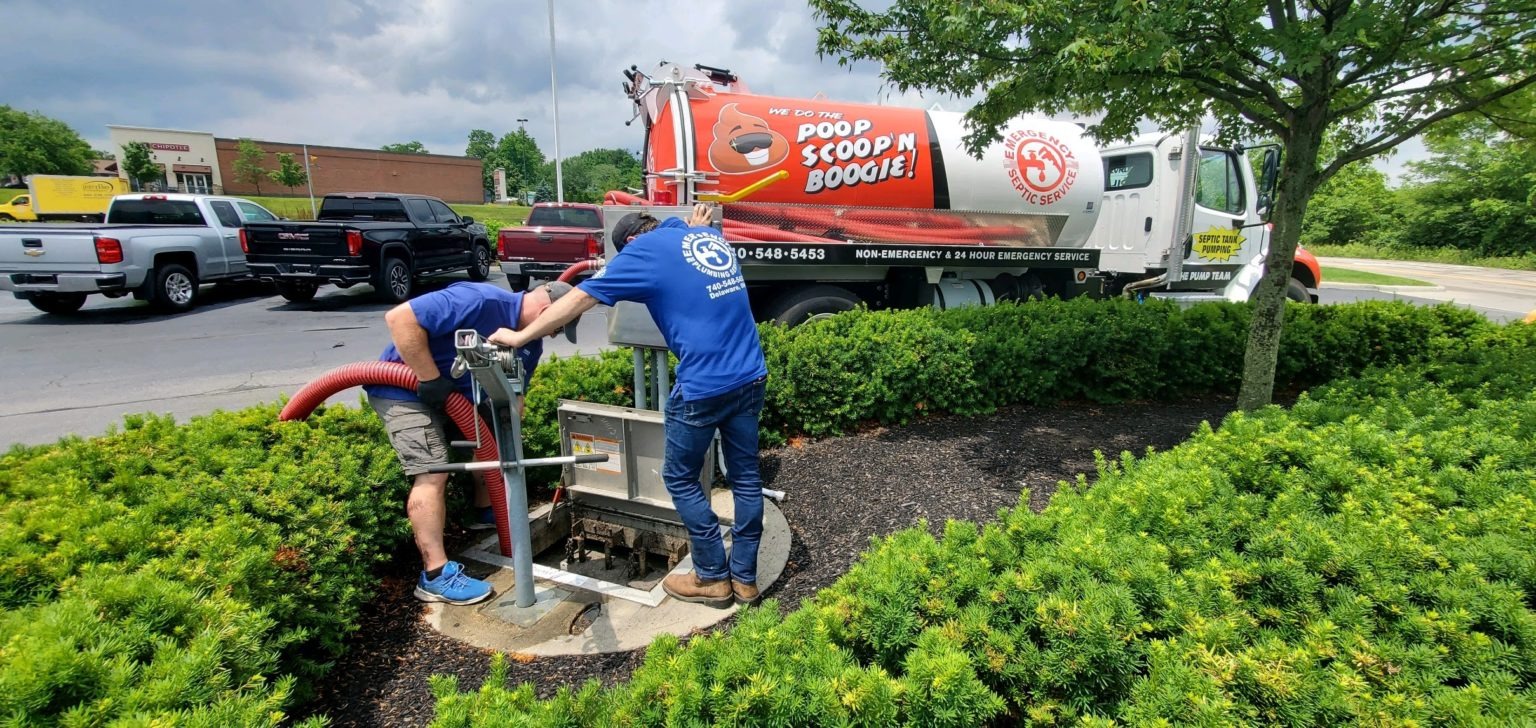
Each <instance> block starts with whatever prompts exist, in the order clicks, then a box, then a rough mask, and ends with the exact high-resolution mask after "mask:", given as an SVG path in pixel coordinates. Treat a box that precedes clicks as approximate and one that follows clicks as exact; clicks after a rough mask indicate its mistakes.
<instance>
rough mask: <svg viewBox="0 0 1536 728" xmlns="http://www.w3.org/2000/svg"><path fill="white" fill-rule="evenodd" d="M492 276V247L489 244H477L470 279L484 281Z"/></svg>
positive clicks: (470, 269) (470, 268)
mask: <svg viewBox="0 0 1536 728" xmlns="http://www.w3.org/2000/svg"><path fill="white" fill-rule="evenodd" d="M490 277H491V248H490V246H488V245H481V244H479V243H476V244H475V262H474V264H473V265H471V266H470V267H469V279H470V280H472V281H483V280H485V279H487V278H490Z"/></svg>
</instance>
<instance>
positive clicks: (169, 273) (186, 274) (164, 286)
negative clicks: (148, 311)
mask: <svg viewBox="0 0 1536 728" xmlns="http://www.w3.org/2000/svg"><path fill="white" fill-rule="evenodd" d="M152 274H153V276H154V279H153V283H152V284H151V285H153V288H151V289H150V294H149V300H150V301H151V302H152V303H153V304H154V305H155V307H156V308H160V309H163V310H166V311H173V312H181V311H190V310H191V309H192V307H193V306H194V305H196V304H197V274H196V273H193V272H192V271H190V270H187V267H186V266H184V265H182V264H180V263H167V264H165V265H162V266H158V267H156V268H155V270H154V271H153V272H152Z"/></svg>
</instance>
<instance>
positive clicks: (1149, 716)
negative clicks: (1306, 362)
mask: <svg viewBox="0 0 1536 728" xmlns="http://www.w3.org/2000/svg"><path fill="white" fill-rule="evenodd" d="M1480 339H1481V340H1480V341H1479V342H1477V343H1476V344H1475V345H1473V347H1472V348H1471V349H1470V350H1468V349H1466V348H1465V347H1466V345H1465V344H1464V343H1461V344H1456V345H1454V346H1453V347H1452V348H1456V349H1461V350H1462V351H1461V352H1460V353H1458V354H1454V355H1452V359H1453V360H1454V361H1451V362H1448V363H1437V364H1415V365H1410V366H1406V367H1398V368H1394V369H1390V370H1386V371H1383V372H1378V373H1375V374H1373V375H1370V376H1367V377H1366V378H1363V379H1359V380H1345V381H1341V382H1339V383H1336V384H1333V385H1330V386H1327V387H1325V388H1324V389H1322V390H1321V391H1318V392H1316V393H1315V394H1311V395H1307V396H1303V397H1302V399H1301V401H1300V402H1299V403H1298V404H1297V405H1296V406H1295V407H1294V408H1293V409H1292V410H1290V411H1284V410H1281V409H1279V408H1268V409H1266V410H1264V411H1262V412H1260V413H1258V414H1255V415H1252V416H1245V415H1241V414H1234V415H1232V416H1230V417H1229V418H1228V419H1227V421H1226V422H1225V423H1223V425H1222V426H1221V428H1220V430H1219V431H1213V430H1212V429H1210V428H1209V427H1208V426H1207V427H1205V428H1203V429H1202V430H1201V431H1200V432H1199V433H1197V434H1196V435H1195V437H1193V438H1192V439H1191V440H1190V441H1189V442H1187V443H1186V444H1183V445H1181V446H1179V447H1178V448H1176V449H1174V450H1172V451H1169V452H1166V453H1160V454H1153V455H1149V456H1147V457H1145V458H1141V459H1137V458H1133V457H1131V456H1129V455H1125V456H1123V457H1122V458H1121V459H1120V460H1118V461H1115V462H1110V461H1102V462H1101V463H1100V465H1099V473H1098V480H1097V483H1096V484H1095V485H1094V486H1093V487H1092V488H1088V487H1087V483H1086V479H1084V478H1082V477H1080V478H1079V481H1078V483H1077V484H1076V487H1073V486H1072V485H1070V484H1065V483H1064V484H1063V487H1062V488H1061V489H1060V490H1059V491H1058V493H1057V495H1056V497H1055V498H1054V499H1053V501H1052V503H1051V504H1050V506H1049V507H1048V508H1047V509H1046V510H1045V511H1044V512H1043V513H1040V514H1035V513H1032V512H1031V511H1030V510H1029V509H1028V505H1027V501H1021V503H1020V505H1019V506H1018V507H1016V508H1013V509H1009V510H1004V511H1002V512H1001V513H1000V514H999V518H998V520H997V521H996V522H994V523H991V524H988V525H986V526H985V527H978V526H977V525H975V524H971V523H964V522H950V523H948V524H947V525H946V528H945V531H944V537H943V538H942V539H935V538H933V537H932V536H931V535H930V533H929V530H928V529H927V528H926V527H925V526H920V527H917V528H912V529H909V530H906V531H904V532H901V533H898V534H896V535H894V536H892V537H889V538H886V539H880V540H877V541H876V542H875V543H874V545H873V547H872V548H871V550H870V551H869V552H868V553H867V554H865V556H864V557H863V558H862V559H861V561H860V562H859V563H858V564H857V565H856V566H855V567H854V568H853V569H852V570H851V571H850V573H849V574H847V575H846V576H845V577H844V578H843V579H841V580H840V581H839V582H838V583H836V584H835V585H834V586H832V587H830V588H829V589H826V590H824V591H822V592H821V593H820V594H819V595H818V596H817V597H816V598H815V599H814V600H813V601H811V602H810V603H809V604H808V605H807V606H804V607H803V608H801V609H799V610H798V611H795V612H793V613H791V614H789V615H787V616H784V617H781V616H780V615H779V614H778V608H777V606H775V605H773V604H771V603H768V604H765V606H764V607H763V608H760V609H753V610H749V611H748V612H747V613H746V614H745V615H744V616H743V617H742V618H741V620H740V622H739V623H738V624H737V625H736V626H735V627H734V628H733V629H732V630H731V631H730V632H729V633H724V634H711V635H707V636H700V637H696V638H694V639H692V640H691V641H690V642H689V643H688V644H687V646H686V647H685V646H682V645H680V643H679V641H678V640H677V639H674V638H666V637H663V638H661V639H660V640H658V641H657V642H656V643H655V644H654V645H653V646H652V647H651V649H650V651H649V653H648V654H647V656H646V660H645V663H644V665H643V666H642V667H640V668H639V669H638V670H637V671H636V672H635V673H634V675H633V677H632V679H631V680H630V681H629V682H628V683H625V684H621V685H619V686H616V687H614V688H612V689H606V690H605V689H603V688H601V687H600V686H599V685H597V684H596V683H595V682H594V683H592V684H589V685H587V686H585V687H583V688H582V689H580V690H577V691H570V690H566V691H562V692H561V693H560V694H559V695H558V696H557V697H555V698H554V699H552V700H548V701H538V700H536V699H535V698H534V695H533V691H532V688H531V687H530V686H527V685H524V686H521V687H517V688H508V687H507V686H506V680H505V672H504V671H503V670H502V669H501V667H502V665H501V663H500V662H496V663H494V666H493V671H492V675H491V677H490V679H489V680H488V681H487V682H486V683H485V685H484V686H483V687H481V688H480V689H479V690H478V691H473V692H460V691H459V689H458V686H457V685H456V683H455V681H454V680H452V679H450V678H438V679H436V680H435V682H434V689H435V691H436V694H437V697H438V714H437V720H436V723H435V725H437V726H442V727H444V728H453V727H457V726H491V725H496V726H504V725H529V726H532V725H540V726H543V725H571V726H575V725H583V726H604V725H614V726H636V725H706V724H714V725H779V726H888V725H911V726H969V725H979V724H985V723H988V722H1001V723H1004V724H1023V725H1069V724H1070V725H1088V726H1108V725H1112V724H1127V725H1173V724H1179V725H1204V726H1227V725H1288V726H1331V725H1339V724H1363V725H1519V724H1525V723H1528V722H1529V721H1530V720H1531V717H1532V716H1536V690H1533V685H1536V529H1533V528H1532V527H1531V524H1533V523H1536V327H1531V326H1514V327H1511V328H1510V329H1507V330H1501V331H1497V332H1484V334H1483V335H1482V336H1481V337H1480Z"/></svg>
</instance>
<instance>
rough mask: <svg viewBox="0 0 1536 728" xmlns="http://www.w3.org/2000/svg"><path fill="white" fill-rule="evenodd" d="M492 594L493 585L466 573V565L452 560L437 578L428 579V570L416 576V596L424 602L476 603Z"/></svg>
mask: <svg viewBox="0 0 1536 728" xmlns="http://www.w3.org/2000/svg"><path fill="white" fill-rule="evenodd" d="M490 596H491V585H490V583H489V582H484V581H481V580H479V579H476V578H474V577H472V576H469V575H468V574H465V573H464V565H463V564H461V563H459V562H457V561H450V562H448V563H447V564H445V565H444V566H443V573H441V574H438V575H437V578H436V579H432V580H431V581H428V580H427V572H425V571H423V572H421V576H419V577H417V578H416V598H417V599H420V600H421V601H424V602H444V603H446V604H461V605H462V604H474V603H476V602H483V601H485V600H486V599H489V598H490Z"/></svg>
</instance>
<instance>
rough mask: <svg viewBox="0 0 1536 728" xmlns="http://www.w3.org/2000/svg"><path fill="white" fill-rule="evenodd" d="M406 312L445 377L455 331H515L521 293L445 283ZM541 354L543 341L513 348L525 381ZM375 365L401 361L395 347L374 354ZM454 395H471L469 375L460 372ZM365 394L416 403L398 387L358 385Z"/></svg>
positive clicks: (483, 333)
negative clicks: (376, 356) (424, 337)
mask: <svg viewBox="0 0 1536 728" xmlns="http://www.w3.org/2000/svg"><path fill="white" fill-rule="evenodd" d="M410 306H411V312H412V313H414V314H416V323H418V324H421V328H423V329H426V332H427V348H428V349H429V350H430V351H431V352H432V360H433V361H435V362H437V369H438V371H439V372H441V375H440V376H444V377H446V376H448V375H449V374H452V373H453V359H454V355H455V354H456V351H455V350H454V348H453V332H455V331H458V330H459V329H474V330H475V331H478V332H480V335H481V336H490V335H491V334H493V333H495V331H496V329H500V328H509V329H515V328H517V319H518V317H519V316H520V315H522V312H523V294H521V293H513V292H512V291H506V290H502V289H500V288H497V287H496V286H493V285H491V284H489V283H465V282H459V283H454V284H451V285H449V286H448V287H446V288H443V289H441V290H437V291H433V292H431V293H428V294H425V295H422V296H417V297H416V298H413V299H411V301H410ZM543 354H544V342H543V340H534V341H530V342H528V345H527V346H525V347H523V348H521V349H518V350H517V356H518V358H519V359H522V361H523V369H524V370H525V371H526V372H527V376H528V378H530V379H532V378H533V369H534V367H536V366H538V364H539V357H540V356H542V355H543ZM379 361H404V360H402V359H401V358H400V351H399V350H398V349H396V348H395V345H394V344H390V345H389V346H387V347H385V348H384V353H383V354H381V355H380V356H379ZM454 383H455V384H457V385H458V387H459V391H460V392H463V393H464V396H466V397H472V396H473V395H472V394H471V393H472V392H473V391H474V376H473V375H471V374H469V373H467V372H466V373H465V374H464V376H462V377H459V379H458V380H456V381H455V382H454ZM363 389H364V390H365V391H367V392H368V394H369V395H370V396H373V397H382V398H385V399H404V400H415V399H416V393H415V392H412V391H410V390H408V389H401V388H399V387H387V386H383V385H377V384H374V385H368V386H366V387H363Z"/></svg>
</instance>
